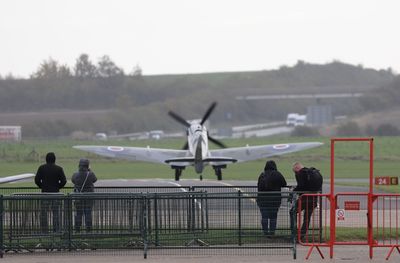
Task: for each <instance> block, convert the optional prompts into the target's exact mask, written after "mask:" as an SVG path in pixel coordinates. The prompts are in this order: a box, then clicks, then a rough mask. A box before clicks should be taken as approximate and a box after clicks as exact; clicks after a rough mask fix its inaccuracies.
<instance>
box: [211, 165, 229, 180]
mask: <svg viewBox="0 0 400 263" xmlns="http://www.w3.org/2000/svg"><path fill="white" fill-rule="evenodd" d="M213 168H214V171H215V175H216V176H217V180H218V181H221V180H222V169H225V168H226V165H219V166H213Z"/></svg>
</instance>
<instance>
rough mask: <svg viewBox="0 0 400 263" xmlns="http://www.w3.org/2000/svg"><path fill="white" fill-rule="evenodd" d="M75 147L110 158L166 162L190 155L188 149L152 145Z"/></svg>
mask: <svg viewBox="0 0 400 263" xmlns="http://www.w3.org/2000/svg"><path fill="white" fill-rule="evenodd" d="M74 148H75V149H78V150H82V151H85V152H90V153H95V154H98V155H102V156H105V157H110V158H119V159H125V160H131V161H144V162H152V163H162V164H166V161H167V160H171V159H181V158H185V157H188V151H187V150H171V149H157V148H150V147H147V148H146V147H121V146H93V145H77V146H74Z"/></svg>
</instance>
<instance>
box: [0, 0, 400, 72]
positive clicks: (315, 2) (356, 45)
mask: <svg viewBox="0 0 400 263" xmlns="http://www.w3.org/2000/svg"><path fill="white" fill-rule="evenodd" d="M399 10H400V2H399V1H396V0H393V1H366V0H353V1H349V0H335V1H321V0H303V1H298V0H279V1H266V0H260V1H259V0H254V1H253V0H243V1H242V0H237V1H235V0H202V1H190V0H169V1H165V0H142V1H139V0H137V1H136V0H113V1H111V0H109V1H107V0H35V1H31V0H2V1H1V2H0V34H1V42H0V75H2V76H4V75H6V74H8V73H10V72H11V73H12V74H13V75H15V76H20V77H29V75H30V74H31V73H32V72H34V71H35V70H36V69H37V67H38V66H39V64H40V63H41V62H42V61H43V60H45V59H48V58H50V57H51V58H53V59H55V60H57V61H59V62H60V63H65V64H67V65H68V66H70V67H72V66H73V65H74V63H75V60H76V58H77V57H78V56H79V55H80V54H82V53H87V54H89V56H90V58H91V59H92V60H93V61H94V62H96V61H97V59H98V58H99V57H101V56H103V55H109V56H110V57H111V59H112V60H113V61H114V62H115V63H116V64H117V65H118V66H120V67H122V68H123V69H124V70H125V72H126V73H129V72H131V71H132V69H133V68H134V67H135V65H137V64H138V65H140V67H141V68H142V69H143V74H145V75H149V74H171V73H200V72H216V71H218V72H221V71H249V70H263V69H274V68H278V67H279V66H281V65H293V64H295V63H296V61H297V60H304V61H307V62H313V63H326V62H329V61H332V60H334V59H337V60H340V61H343V62H346V63H351V64H362V65H364V66H365V67H372V68H376V69H381V68H383V69H387V68H389V67H391V68H392V69H394V71H395V72H397V73H398V72H400V52H399V50H398V49H399V47H400V37H399V34H398V25H400V16H399V15H398V11H399Z"/></svg>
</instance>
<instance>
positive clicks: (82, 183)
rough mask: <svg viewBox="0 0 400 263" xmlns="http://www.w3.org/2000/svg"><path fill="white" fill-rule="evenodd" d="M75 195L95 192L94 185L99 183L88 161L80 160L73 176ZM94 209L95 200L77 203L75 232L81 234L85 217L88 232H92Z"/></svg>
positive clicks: (78, 199) (77, 201)
mask: <svg viewBox="0 0 400 263" xmlns="http://www.w3.org/2000/svg"><path fill="white" fill-rule="evenodd" d="M71 181H72V183H73V184H74V192H75V193H85V192H94V183H95V182H96V181H97V177H96V175H95V174H94V173H93V171H91V170H90V168H89V160H88V159H80V160H79V164H78V172H76V173H74V174H73V175H72V179H71ZM92 208H93V200H90V198H81V199H80V198H79V197H77V200H76V201H75V209H76V215H75V231H76V232H79V231H80V229H81V226H82V217H83V216H85V226H86V231H87V232H89V231H91V230H92Z"/></svg>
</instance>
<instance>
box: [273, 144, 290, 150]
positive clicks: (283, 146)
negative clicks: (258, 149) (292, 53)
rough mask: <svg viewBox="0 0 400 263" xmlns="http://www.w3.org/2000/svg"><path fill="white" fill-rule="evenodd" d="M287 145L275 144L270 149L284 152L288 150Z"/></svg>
mask: <svg viewBox="0 0 400 263" xmlns="http://www.w3.org/2000/svg"><path fill="white" fill-rule="evenodd" d="M289 146H290V145H289V144H275V145H274V146H272V148H274V149H275V150H286V149H287V148H289Z"/></svg>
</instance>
